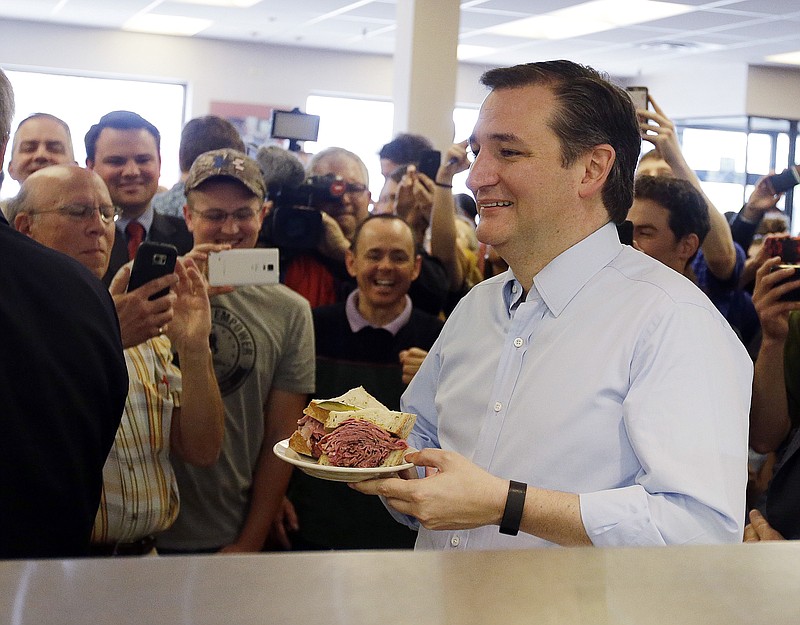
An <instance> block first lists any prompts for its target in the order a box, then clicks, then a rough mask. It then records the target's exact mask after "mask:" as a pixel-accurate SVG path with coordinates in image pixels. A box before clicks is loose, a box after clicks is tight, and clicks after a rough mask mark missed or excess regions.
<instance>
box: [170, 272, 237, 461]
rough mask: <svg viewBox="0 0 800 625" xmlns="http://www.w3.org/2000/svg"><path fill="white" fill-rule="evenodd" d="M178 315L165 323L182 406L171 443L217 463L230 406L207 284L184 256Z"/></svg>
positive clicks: (183, 453)
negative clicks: (215, 348) (218, 366)
mask: <svg viewBox="0 0 800 625" xmlns="http://www.w3.org/2000/svg"><path fill="white" fill-rule="evenodd" d="M175 270H176V273H177V274H178V278H179V282H178V284H177V285H175V287H174V290H175V294H176V295H177V299H176V301H175V316H174V317H173V319H172V321H171V322H170V323H169V325H168V326H167V328H166V331H167V336H168V337H169V339H170V341H171V342H172V345H173V347H174V348H175V350H176V351H177V353H178V359H179V362H180V369H181V380H182V382H181V385H182V391H181V407H180V408H179V409H176V410H175V411H174V412H173V415H172V429H171V431H170V447H171V449H172V451H173V452H174V453H175V454H177V455H178V456H179V457H180V458H181V459H183V460H185V461H186V462H188V463H190V464H194V465H197V466H210V465H212V464H214V462H216V460H217V457H218V456H219V451H220V448H221V447H222V438H223V436H224V432H225V408H224V406H223V404H222V397H221V396H220V393H219V385H218V384H217V378H216V376H215V374H214V364H213V361H212V356H211V348H210V346H209V340H208V337H209V334H211V307H210V305H209V301H208V292H207V283H206V281H205V279H204V278H203V276H202V275H201V274H200V271H199V269H198V268H197V266H196V265H195V263H194V262H193V261H192V260H189V259H185V260H179V261H178V263H177V265H176V267H175Z"/></svg>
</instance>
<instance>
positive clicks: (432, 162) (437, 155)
mask: <svg viewBox="0 0 800 625" xmlns="http://www.w3.org/2000/svg"><path fill="white" fill-rule="evenodd" d="M441 164H442V153H441V152H440V151H439V150H425V151H424V152H423V153H422V155H421V156H420V157H419V165H417V171H421V172H422V173H423V174H425V175H426V176H427V177H428V178H430V179H431V180H432V181H433V182H436V174H437V173H438V172H439V165H441Z"/></svg>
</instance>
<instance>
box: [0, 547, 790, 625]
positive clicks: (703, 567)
mask: <svg viewBox="0 0 800 625" xmlns="http://www.w3.org/2000/svg"><path fill="white" fill-rule="evenodd" d="M23 623H24V624H30V625H48V624H50V623H59V624H72V623H81V624H91V625H105V624H109V625H111V624H113V625H128V624H131V625H132V624H134V623H135V624H136V625H151V624H157V623H158V624H160V623H165V624H169V625H205V624H212V623H213V624H225V625H228V624H231V625H250V624H255V623H259V624H273V623H274V624H281V625H284V624H294V623H298V624H299V623H302V624H304V625H309V624H315V625H316V624H319V625H338V624H342V625H344V624H346V625H359V624H362V623H363V624H369V625H375V624H380V623H387V624H390V625H402V624H404V623H408V624H413V625H425V624H432V625H433V624H444V623H447V624H452V625H469V624H472V623H474V624H476V625H477V624H480V625H489V624H492V623H501V624H504V625H510V624H512V623H526V624H527V623H536V624H537V625H546V624H559V625H561V624H567V625H605V624H623V623H624V624H631V625H634V624H635V625H658V624H661V623H664V624H669V625H676V624H680V625H694V624H698V625H699V624H701V623H702V624H703V625H707V624H709V623H711V624H716V623H719V624H723V623H724V624H725V625H736V624H739V623H741V624H743V625H744V624H746V625H761V624H764V625H767V624H769V625H780V624H783V623H787V624H789V623H791V624H793V625H796V624H798V623H800V544H798V543H763V544H758V545H736V546H730V547H669V548H661V549H604V550H601V549H591V548H586V549H552V550H535V551H515V552H508V551H505V552H470V553H447V554H444V553H430V552H428V553H411V552H361V553H325V554H264V555H251V556H191V557H146V558H137V559H114V560H112V559H107V560H63V561H58V560H49V561H48V560H43V561H16V562H15V561H6V562H0V624H2V625H7V624H8V625H21V624H23Z"/></svg>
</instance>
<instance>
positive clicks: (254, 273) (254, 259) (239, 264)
mask: <svg viewBox="0 0 800 625" xmlns="http://www.w3.org/2000/svg"><path fill="white" fill-rule="evenodd" d="M278 278H279V273H278V249H277V248H274V247H264V248H262V247H257V248H253V249H247V250H225V251H223V252H211V253H210V254H209V255H208V284H209V285H211V286H244V285H248V284H278Z"/></svg>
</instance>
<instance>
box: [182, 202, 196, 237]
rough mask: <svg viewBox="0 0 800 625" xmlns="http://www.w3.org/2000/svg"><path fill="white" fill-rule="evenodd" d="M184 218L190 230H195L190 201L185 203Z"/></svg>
mask: <svg viewBox="0 0 800 625" xmlns="http://www.w3.org/2000/svg"><path fill="white" fill-rule="evenodd" d="M183 220H184V221H185V222H186V228H187V229H188V230H189V232H194V213H193V212H192V211H191V209H190V208H189V203H188V202H187V203H186V204H184V205H183Z"/></svg>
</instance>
